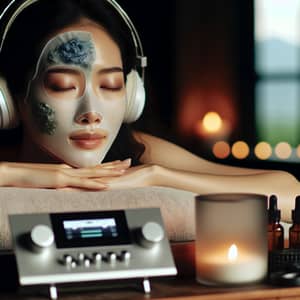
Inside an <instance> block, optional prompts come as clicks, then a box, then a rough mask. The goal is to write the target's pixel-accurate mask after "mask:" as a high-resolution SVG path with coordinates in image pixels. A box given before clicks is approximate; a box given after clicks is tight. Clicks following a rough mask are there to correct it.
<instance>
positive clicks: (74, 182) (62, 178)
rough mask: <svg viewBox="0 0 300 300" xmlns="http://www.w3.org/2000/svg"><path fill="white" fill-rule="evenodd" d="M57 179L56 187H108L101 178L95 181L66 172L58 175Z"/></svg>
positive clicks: (96, 188) (95, 188) (99, 188)
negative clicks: (66, 173) (69, 174)
mask: <svg viewBox="0 0 300 300" xmlns="http://www.w3.org/2000/svg"><path fill="white" fill-rule="evenodd" d="M55 181H56V183H55V187H56V188H65V187H76V188H82V189H91V190H104V189H106V188H107V185H106V184H105V183H103V182H101V181H100V180H97V181H95V180H91V179H87V178H82V177H73V176H68V175H64V174H60V175H59V176H56V178H55Z"/></svg>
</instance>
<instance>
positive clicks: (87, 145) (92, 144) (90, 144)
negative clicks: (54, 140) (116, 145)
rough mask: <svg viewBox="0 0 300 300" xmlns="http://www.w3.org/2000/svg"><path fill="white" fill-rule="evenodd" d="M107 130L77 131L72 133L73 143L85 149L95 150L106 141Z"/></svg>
mask: <svg viewBox="0 0 300 300" xmlns="http://www.w3.org/2000/svg"><path fill="white" fill-rule="evenodd" d="M106 136H107V134H106V133H105V132H102V131H101V132H100V131H99V132H87V131H77V132H74V133H72V134H71V135H70V140H71V142H72V144H73V145H74V146H75V147H77V148H80V149H83V150H94V149H97V148H99V147H100V146H101V145H102V144H103V143H104V141H105V139H106Z"/></svg>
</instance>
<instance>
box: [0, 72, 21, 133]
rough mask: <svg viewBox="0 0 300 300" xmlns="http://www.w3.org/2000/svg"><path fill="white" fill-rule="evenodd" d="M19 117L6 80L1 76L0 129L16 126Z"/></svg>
mask: <svg viewBox="0 0 300 300" xmlns="http://www.w3.org/2000/svg"><path fill="white" fill-rule="evenodd" d="M18 124H19V117H18V114H17V110H16V107H15V105H14V102H13V99H12V96H11V94H10V92H9V90H8V87H7V84H6V81H5V79H4V78H3V77H0V129H9V128H15V127H17V126H18Z"/></svg>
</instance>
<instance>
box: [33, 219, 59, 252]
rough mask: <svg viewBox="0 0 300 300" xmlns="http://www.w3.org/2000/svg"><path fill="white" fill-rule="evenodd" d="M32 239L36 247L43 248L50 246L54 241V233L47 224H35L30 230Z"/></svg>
mask: <svg viewBox="0 0 300 300" xmlns="http://www.w3.org/2000/svg"><path fill="white" fill-rule="evenodd" d="M30 239H31V242H32V243H33V246H34V248H35V249H38V250H42V249H46V248H48V247H50V246H51V245H52V244H53V242H54V234H53V231H52V229H51V228H49V227H48V226H46V225H43V224H39V225H35V226H34V227H33V228H32V229H31V232H30Z"/></svg>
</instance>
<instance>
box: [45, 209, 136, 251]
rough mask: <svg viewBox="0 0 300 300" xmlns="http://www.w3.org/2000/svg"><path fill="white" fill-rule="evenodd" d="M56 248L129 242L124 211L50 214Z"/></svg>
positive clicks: (129, 237)
mask: <svg viewBox="0 0 300 300" xmlns="http://www.w3.org/2000/svg"><path fill="white" fill-rule="evenodd" d="M50 218H51V222H52V227H53V231H54V236H55V242H56V246H57V248H76V247H93V246H106V245H122V244H130V243H131V236H130V232H129V229H128V225H127V220H126V216H125V213H124V211H121V210H115V211H100V212H81V213H77V212H76V213H57V214H50Z"/></svg>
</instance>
